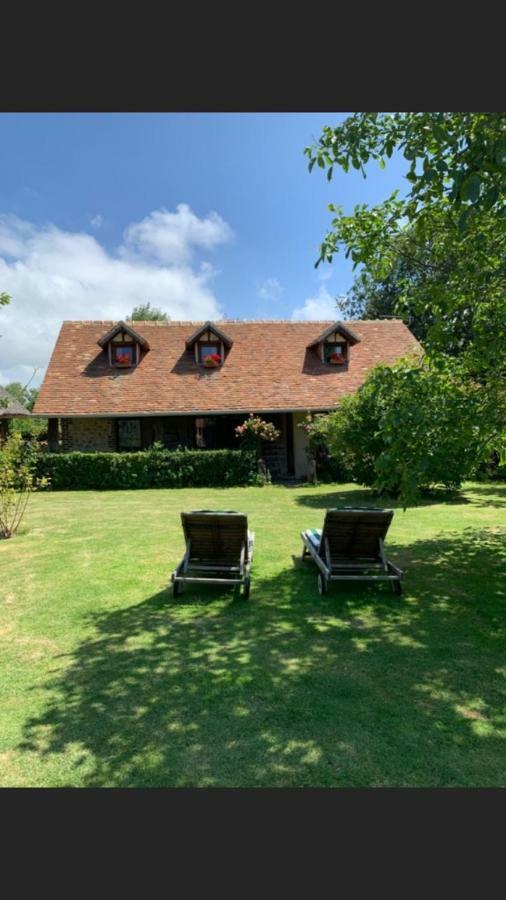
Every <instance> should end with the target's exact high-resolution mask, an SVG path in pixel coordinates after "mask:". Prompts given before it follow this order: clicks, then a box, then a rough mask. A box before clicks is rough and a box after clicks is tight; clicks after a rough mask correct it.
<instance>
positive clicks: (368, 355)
mask: <svg viewBox="0 0 506 900" xmlns="http://www.w3.org/2000/svg"><path fill="white" fill-rule="evenodd" d="M114 324H115V323H114V322H64V323H63V325H62V327H61V331H60V334H59V336H58V340H57V342H56V346H55V348H54V351H53V355H52V357H51V361H50V363H49V368H48V370H47V373H46V377H45V379H44V382H43V384H42V387H41V389H40V393H39V396H38V399H37V403H36V405H35V409H34V412H35V413H36V414H38V415H44V416H69V417H71V416H82V415H88V416H94V415H95V416H96V415H135V414H142V413H144V414H153V415H156V414H160V415H163V414H168V413H173V414H185V413H204V412H209V413H211V412H233V411H237V412H249V411H257V412H268V411H274V410H291V409H293V410H295V409H299V410H309V409H312V410H318V409H320V410H323V409H330V408H332V407H335V406H336V405H337V404H338V401H339V398H340V397H342V396H343V395H344V394H347V393H349V392H350V391H355V390H356V389H357V388H358V387H359V386H360V385H361V384H362V382H363V381H364V379H365V377H366V375H367V373H368V372H369V370H370V369H371V368H372V367H373V366H375V365H377V364H378V363H393V362H395V360H396V359H398V358H399V357H400V356H403V355H404V354H406V353H407V352H409V351H410V350H414V349H416V348H419V344H418V342H417V341H416V339H415V338H414V337H413V335H412V334H411V332H410V331H409V329H408V328H407V327H406V325H404V323H403V322H402V321H400V320H399V319H381V320H372V321H363V322H362V321H354V322H350V323H343V324H344V325H349V326H350V327H352V330H353V332H354V334H355V335H356V336H357V337H358V338H359V343H357V344H355V345H354V346H353V347H350V350H349V360H348V362H347V364H346V366H345V367H343V368H334V367H331V366H329V365H326V364H323V363H322V362H321V361H320V359H319V357H318V356H317V353H316V350H315V349H307V347H308V344H310V343H311V341H313V340H314V338H315V337H317V336H318V335H319V334H321V333H322V331H323V330H324V329H325V328H326V327H328V326H330V325H331V324H332V323H331V322H329V321H325V322H291V321H262V322H259V321H251V322H244V321H243V322H241V321H230V320H229V321H226V322H216V323H214V324H216V325H217V326H218V327H219V328H222V329H223V330H224V331H225V332H226V334H227V335H228V336H229V337H230V339H231V340H232V341H233V346H232V347H231V349H230V351H229V352H228V354H227V356H226V359H225V362H224V365H223V366H222V367H221V368H219V369H208V370H206V369H202V368H201V367H199V366H197V364H196V362H195V357H194V353H193V352H192V351H191V350H187V349H186V346H185V342H186V340H187V339H188V337H189V336H191V334H192V333H193V332H194V331H195V328H196V327H198V326H199V325H201V324H203V323H201V322H135V330H136V331H137V332H138V333H139V334H140V335H142V336H143V337H144V338H146V340H148V342H149V346H150V348H151V349H150V350H149V351H148V352H147V353H144V354H142V358H141V361H140V363H139V365H138V366H137V367H136V368H133V369H112V368H110V366H109V364H108V358H107V353H106V352H105V351H103V350H100V348H99V347H98V346H97V341H98V340H99V338H100V337H102V335H104V334H105V333H106V332H107V331H108V330H109V329H110V328H111V327H112V326H113V325H114Z"/></svg>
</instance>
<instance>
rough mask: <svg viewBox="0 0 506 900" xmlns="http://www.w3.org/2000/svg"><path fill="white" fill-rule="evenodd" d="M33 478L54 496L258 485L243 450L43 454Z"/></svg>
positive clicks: (248, 453)
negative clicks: (41, 479) (42, 477)
mask: <svg viewBox="0 0 506 900" xmlns="http://www.w3.org/2000/svg"><path fill="white" fill-rule="evenodd" d="M36 471H37V475H45V476H46V477H48V478H49V479H50V488H51V489H53V490H57V491H68V490H70V491H87V490H88V491H89V490H94V491H97V490H98V491H100V490H104V491H111V490H120V489H122V490H125V489H128V490H129V489H132V488H174V487H232V486H233V487H235V486H240V485H248V484H257V483H258V474H257V465H256V457H255V454H254V453H253V452H251V451H244V450H143V451H139V452H136V453H76V452H72V453H41V454H39V455H38V457H37V463H36Z"/></svg>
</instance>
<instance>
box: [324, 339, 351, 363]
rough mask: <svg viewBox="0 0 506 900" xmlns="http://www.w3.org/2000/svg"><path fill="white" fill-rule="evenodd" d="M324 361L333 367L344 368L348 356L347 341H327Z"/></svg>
mask: <svg viewBox="0 0 506 900" xmlns="http://www.w3.org/2000/svg"><path fill="white" fill-rule="evenodd" d="M323 352H324V359H325V362H326V363H329V364H330V365H332V366H344V364H345V362H346V359H347V356H348V345H347V343H346V341H325V345H324V351H323Z"/></svg>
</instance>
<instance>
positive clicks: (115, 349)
mask: <svg viewBox="0 0 506 900" xmlns="http://www.w3.org/2000/svg"><path fill="white" fill-rule="evenodd" d="M111 350H112V354H111V359H112V364H113V366H125V367H127V366H134V365H135V362H136V347H135V345H134V344H118V343H113V344H112V345H111Z"/></svg>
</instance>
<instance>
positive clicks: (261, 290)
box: [257, 278, 284, 301]
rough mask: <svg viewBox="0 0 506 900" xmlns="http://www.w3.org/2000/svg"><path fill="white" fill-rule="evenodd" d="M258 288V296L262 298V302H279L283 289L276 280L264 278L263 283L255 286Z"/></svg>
mask: <svg viewBox="0 0 506 900" xmlns="http://www.w3.org/2000/svg"><path fill="white" fill-rule="evenodd" d="M257 288H258V296H259V297H261V298H262V300H271V301H276V300H279V299H280V297H281V295H282V293H283V291H284V287H283V285H282V284H280V282H279V281H278V279H277V278H266V280H265V281H262V282H260V283H259V284H258V285H257Z"/></svg>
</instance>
